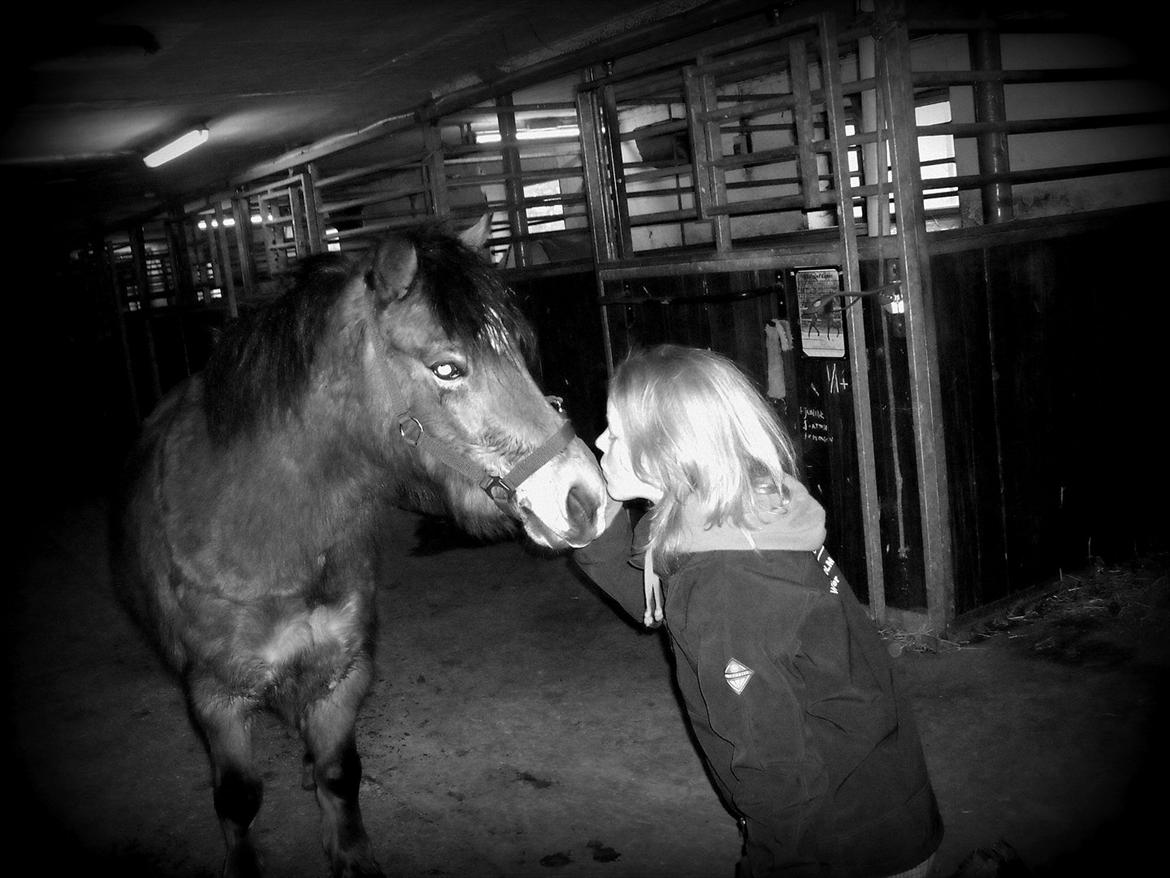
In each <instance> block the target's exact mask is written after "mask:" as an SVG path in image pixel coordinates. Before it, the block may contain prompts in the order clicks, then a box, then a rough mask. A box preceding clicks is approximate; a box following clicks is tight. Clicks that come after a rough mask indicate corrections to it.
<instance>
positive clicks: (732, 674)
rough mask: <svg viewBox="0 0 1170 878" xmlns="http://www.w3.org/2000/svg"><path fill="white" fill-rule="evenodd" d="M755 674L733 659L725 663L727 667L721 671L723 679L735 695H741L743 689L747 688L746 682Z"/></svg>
mask: <svg viewBox="0 0 1170 878" xmlns="http://www.w3.org/2000/svg"><path fill="white" fill-rule="evenodd" d="M754 673H755V671H753V670H752V669H751V668H749V667H748V666H747V665H745V664H744V663H743V662H741V661H740V660H739V659H735V658H733V659H732V660H731V661H729V662H728V663H727V667H726V668H724V669H723V679H725V680H726V681H727V685H728V686H730V687H731V688H732V689H733V690H734V691H735V694H736V695H741V694H743V690H744V687H745V686H747V684H748V680H750V679H751V678H752V675H753V674H754Z"/></svg>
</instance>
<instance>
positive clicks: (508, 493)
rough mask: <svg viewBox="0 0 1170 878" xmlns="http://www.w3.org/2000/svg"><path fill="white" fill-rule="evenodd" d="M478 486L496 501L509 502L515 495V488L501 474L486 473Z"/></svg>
mask: <svg viewBox="0 0 1170 878" xmlns="http://www.w3.org/2000/svg"><path fill="white" fill-rule="evenodd" d="M479 486H480V487H481V488H483V490H484V492H485V493H486V494H487V495H488V496H489V497H491V498H492V499H493V500H495V501H496V502H497V503H511V502H512V499H513V498H514V497H515V496H516V489H515V488H513V487H512V486H511V485H509V484H508V483H507V481H505V480H504V477H503V476H493V475H490V474H489V475H486V476H484V478H483V481H481V482H480V483H479Z"/></svg>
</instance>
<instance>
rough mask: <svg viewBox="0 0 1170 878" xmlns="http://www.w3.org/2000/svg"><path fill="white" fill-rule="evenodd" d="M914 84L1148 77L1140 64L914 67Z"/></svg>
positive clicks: (1016, 82) (1071, 80)
mask: <svg viewBox="0 0 1170 878" xmlns="http://www.w3.org/2000/svg"><path fill="white" fill-rule="evenodd" d="M911 79H912V82H913V84H914V85H931V86H941V85H974V84H976V83H985V82H999V83H1003V84H1004V85H1019V84H1023V83H1042V82H1109V81H1113V80H1123V79H1135V80H1139V81H1141V80H1146V79H1149V73H1148V72H1147V71H1144V70H1143V69H1142V68H1141V67H1061V68H1057V69H1052V70H916V71H915V72H914V73H912V74H911Z"/></svg>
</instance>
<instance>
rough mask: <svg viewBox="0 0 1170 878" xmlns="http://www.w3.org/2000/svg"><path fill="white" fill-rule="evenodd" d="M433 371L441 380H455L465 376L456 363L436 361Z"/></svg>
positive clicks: (432, 367)
mask: <svg viewBox="0 0 1170 878" xmlns="http://www.w3.org/2000/svg"><path fill="white" fill-rule="evenodd" d="M431 372H433V373H434V375H435V377H436V378H438V379H439V380H440V381H454V380H455V379H456V378H462V377H463V370H462V369H460V368H459V367H458V366H456V365H455V364H454V363H446V362H444V363H435V364H434V365H433V366H431Z"/></svg>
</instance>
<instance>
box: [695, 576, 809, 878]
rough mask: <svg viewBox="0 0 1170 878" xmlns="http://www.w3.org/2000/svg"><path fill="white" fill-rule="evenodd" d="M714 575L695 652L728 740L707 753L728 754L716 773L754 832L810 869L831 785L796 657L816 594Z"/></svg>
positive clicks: (711, 711) (715, 726) (715, 718)
mask: <svg viewBox="0 0 1170 878" xmlns="http://www.w3.org/2000/svg"><path fill="white" fill-rule="evenodd" d="M717 580H718V584H716V581H710V580H709V581H708V583H707V584H708V585H711V586H715V587H714V588H709V589H703V591H705V592H706V595H705V596H704V597H703V598H700V603H699V604H697V605H696V607H695V610H696V611H698V612H701V613H702V614H703V617H704V619H705V624H704V625H703V626H702V629H701V630H702V636H701V639H700V641H699V649H698V654H697V656H696V657H695V658H696V660H697V665H698V668H697V670H698V677H699V687H700V689H701V691H702V696H703V701H704V703H705V706H706V709H707V712H708V718H709V722H710V727H711V730H712V731H713V732H714V734H715V735H717V736H718V737H719V738H720V739H722V741H723V742H724V745H723V746H722V747H716V748H714V752H713V753H712V754H711V755H715V754H716V753H718V754H719V756H718V758H723V759H725V760H726V765H724V766H723V767H722V768H721V771H720V773H723V774H724V776H725V777H729V779H730V783H729V786H730V790H729V794H730V796H731V798H732V802H733V804H734V806H735V808H736V810H738V811H739V812H740V813H741V814H742V815H743V816H744V817H745V818H746V819H747V821H748V833H749V836H750V837H751V838H752V839H753V842H754V843H756V844H760V845H763V846H766V847H767V848H769V849H770V850H772V851H773V852H774V853H775V854H776V855H777V856H778V857H779V858H780V860H781V861H785V862H788V863H790V864H791V866H792V869H791V874H793V875H798V874H804V872H803V871H802V867H801V863H802V860H803V857H804V849H805V845H804V844H802V843H801V839H802V836H803V834H804V832H805V831H806V830H807V829H808V827H809V824H810V822H811V821H810V818H811V817H812V816H813V812H814V811H815V809H816V808H817V807H818V805H819V804H820V802H821V801H822V800H823V798H824V794H825V793H826V791H827V776H826V773H825V770H824V767H823V765H822V763H821V760H820V757H819V754H818V753H817V752H816V751H815V748H813V747H811V746H810V742H809V738H808V735H807V731H806V728H805V708H806V702H807V698H808V694H807V691H806V689H805V685H804V681H803V679H802V677H801V675H800V673H799V672H798V671H797V667H796V659H795V655H796V652H797V650H798V649H799V648H800V642H801V641H800V626H801V622H802V620H803V619H804V618H805V616H806V615H807V613H808V611H809V598H810V596H809V595H806V594H804V593H802V592H801V591H799V590H795V589H794V590H792V591H788V590H787V589H784V588H783V587H781V589H780V592H781V596H780V598H779V599H778V595H777V589H776V587H775V581H774V580H773V582H772V583H770V584H769V583H767V582H764V581H759V580H757V579H756V578H755V577H753V576H751V575H744V573H743V571H740V572H739V575H737V576H735V577H734V580H735V581H734V582H728V577H727V576H719V577H718V578H717ZM745 681H746V682H745ZM739 687H741V688H739ZM737 688H739V691H737ZM717 770H718V769H717ZM784 874H790V873H789V872H788V871H785V872H784ZM812 874H815V872H814V873H812Z"/></svg>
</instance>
